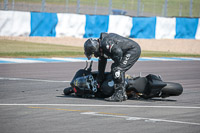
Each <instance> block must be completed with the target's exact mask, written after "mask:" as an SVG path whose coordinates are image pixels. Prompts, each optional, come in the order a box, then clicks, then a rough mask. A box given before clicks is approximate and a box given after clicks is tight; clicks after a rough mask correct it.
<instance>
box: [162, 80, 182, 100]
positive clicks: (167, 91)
mask: <svg viewBox="0 0 200 133" xmlns="http://www.w3.org/2000/svg"><path fill="white" fill-rule="evenodd" d="M165 83H166V84H167V85H166V86H165V87H163V88H162V90H161V92H162V95H161V97H168V96H179V95H181V94H182V92H183V87H182V85H181V84H179V83H173V82H165Z"/></svg>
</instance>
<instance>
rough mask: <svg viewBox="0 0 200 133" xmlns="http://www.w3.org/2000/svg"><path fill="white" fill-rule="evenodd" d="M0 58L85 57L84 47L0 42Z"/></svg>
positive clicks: (150, 53) (153, 54)
mask: <svg viewBox="0 0 200 133" xmlns="http://www.w3.org/2000/svg"><path fill="white" fill-rule="evenodd" d="M0 57H18V58H20V57H24V58H25V57H31V58H37V57H85V56H84V52H83V47H72V46H63V45H53V44H41V43H31V42H23V41H12V40H0ZM141 57H200V55H196V54H180V53H171V52H155V51H142V54H141Z"/></svg>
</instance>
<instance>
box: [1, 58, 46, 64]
mask: <svg viewBox="0 0 200 133" xmlns="http://www.w3.org/2000/svg"><path fill="white" fill-rule="evenodd" d="M0 60H1V61H10V62H15V63H44V61H39V60H29V59H26V58H24V59H17V58H0Z"/></svg>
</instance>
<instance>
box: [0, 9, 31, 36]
mask: <svg viewBox="0 0 200 133" xmlns="http://www.w3.org/2000/svg"><path fill="white" fill-rule="evenodd" d="M30 21H31V17H30V12H18V11H0V36H29V34H30V32H31V26H30V25H31V22H30Z"/></svg>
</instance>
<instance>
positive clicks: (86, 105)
mask: <svg viewBox="0 0 200 133" xmlns="http://www.w3.org/2000/svg"><path fill="white" fill-rule="evenodd" d="M0 106H67V107H117V108H164V109H166V108H168V109H200V107H194V106H144V105H109V104H108V105H102V104H99V105H96V104H17V103H16V104H0Z"/></svg>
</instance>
